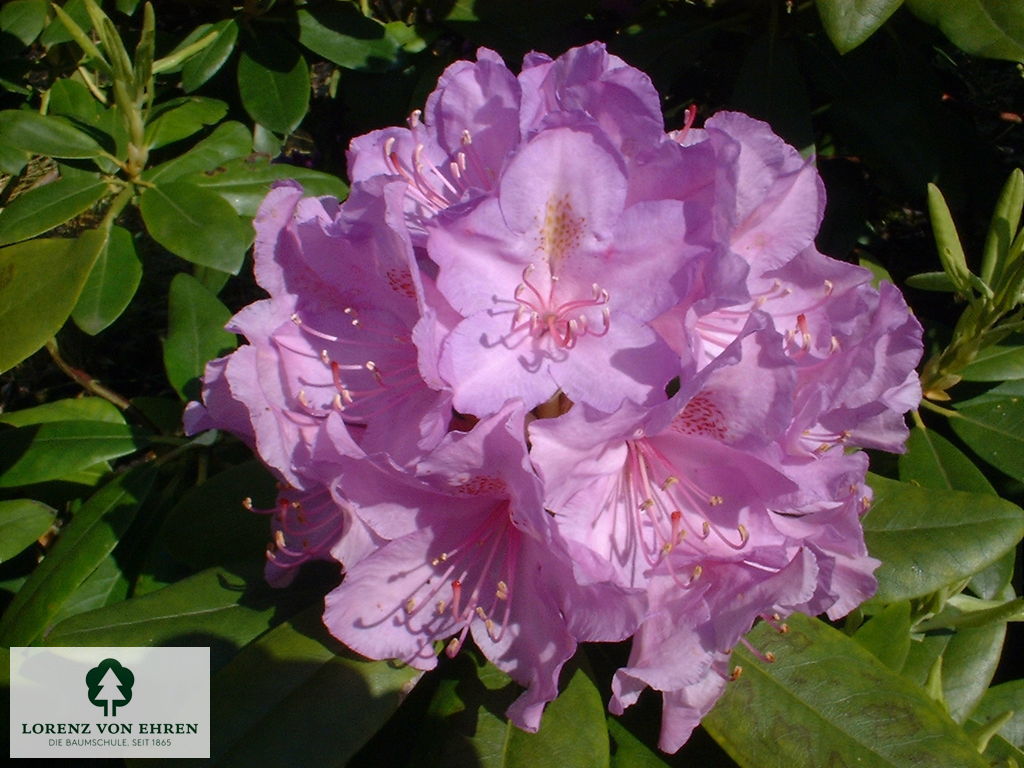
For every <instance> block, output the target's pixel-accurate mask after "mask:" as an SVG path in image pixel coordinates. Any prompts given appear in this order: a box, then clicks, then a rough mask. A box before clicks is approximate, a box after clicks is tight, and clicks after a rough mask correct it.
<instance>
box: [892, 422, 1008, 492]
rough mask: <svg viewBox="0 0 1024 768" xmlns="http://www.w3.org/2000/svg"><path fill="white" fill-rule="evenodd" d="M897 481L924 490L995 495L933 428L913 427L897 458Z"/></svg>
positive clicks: (966, 460)
mask: <svg viewBox="0 0 1024 768" xmlns="http://www.w3.org/2000/svg"><path fill="white" fill-rule="evenodd" d="M899 471H900V480H903V481H904V482H907V483H911V482H912V483H916V484H917V485H920V486H921V487H923V488H936V489H938V490H947V491H967V492H969V493H988V494H992V495H993V496H994V495H996V492H995V489H994V488H993V487H992V484H991V483H989V481H988V480H987V479H985V475H984V474H983V473H982V471H981V470H980V469H978V468H977V467H976V466H975V465H974V463H973V462H972V461H971V460H970V459H968V458H967V457H966V456H964V454H963V453H961V452H960V450H959V449H958V448H957V447H956V446H955V445H953V444H952V443H951V442H949V440H947V439H946V438H944V437H943V436H942V435H940V434H939V433H938V432H936V431H935V430H933V429H922V428H921V427H914V428H913V429H911V430H910V438H909V439H908V440H907V452H906V453H904V454H903V455H902V456H900V457H899Z"/></svg>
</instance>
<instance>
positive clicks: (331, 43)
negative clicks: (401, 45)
mask: <svg viewBox="0 0 1024 768" xmlns="http://www.w3.org/2000/svg"><path fill="white" fill-rule="evenodd" d="M296 16H297V17H298V20H299V42H300V43H302V44H303V45H304V46H306V47H307V48H309V50H311V51H313V52H314V53H317V54H319V55H320V56H323V57H324V58H325V59H327V60H328V61H333V62H334V63H335V64H338V65H339V66H342V67H345V68H347V69H368V70H381V69H386V68H387V67H389V66H391V65H392V63H393V62H394V59H395V55H396V54H397V52H398V46H397V45H396V43H395V42H394V41H393V40H392V39H391V38H390V37H388V35H387V34H386V32H387V30H386V29H385V27H384V26H383V25H382V24H379V23H378V22H376V21H374V20H373V19H369V18H367V17H365V16H363V15H362V14H361V13H360V12H359V11H358V10H357V9H356V8H355V6H352V5H347V4H343V3H332V4H330V5H327V4H320V5H311V6H307V7H306V8H300V9H299V11H298V13H297V14H296Z"/></svg>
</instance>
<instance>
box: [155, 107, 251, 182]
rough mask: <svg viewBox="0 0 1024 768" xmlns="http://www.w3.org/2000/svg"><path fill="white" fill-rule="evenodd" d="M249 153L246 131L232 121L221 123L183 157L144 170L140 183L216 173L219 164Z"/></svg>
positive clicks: (248, 137)
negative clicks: (206, 172) (205, 172)
mask: <svg viewBox="0 0 1024 768" xmlns="http://www.w3.org/2000/svg"><path fill="white" fill-rule="evenodd" d="M250 152H252V135H251V134H250V133H249V129H248V128H246V127H245V126H244V125H242V124H241V123H239V122H236V121H234V120H232V121H229V122H226V123H221V124H220V125H218V126H217V127H216V128H215V129H214V130H213V133H211V134H210V135H209V136H207V137H206V138H205V139H203V140H202V141H200V142H199V143H198V144H196V145H195V146H194V147H192V149H190V150H189V151H188V152H185V153H184V154H181V155H179V156H178V157H175V158H174V159H173V160H168V161H167V162H166V163H161V164H160V165H158V166H155V167H153V168H150V169H148V170H147V171H145V172H144V173H143V174H142V179H143V181H148V182H150V183H153V184H156V183H158V182H160V183H167V182H169V181H174V180H175V179H179V178H181V177H182V176H186V175H188V174H200V173H203V172H204V171H208V172H216V169H217V168H218V166H220V165H221V163H226V162H227V161H228V160H234V159H235V158H236V157H243V156H244V155H248V154H249V153H250Z"/></svg>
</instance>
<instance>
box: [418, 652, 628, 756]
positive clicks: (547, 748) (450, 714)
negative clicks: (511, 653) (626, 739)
mask: <svg viewBox="0 0 1024 768" xmlns="http://www.w3.org/2000/svg"><path fill="white" fill-rule="evenodd" d="M571 666H572V668H571V669H570V668H568V667H567V669H566V674H564V675H563V685H562V693H561V694H560V695H559V696H558V698H556V699H555V701H553V702H552V703H551V704H549V705H548V706H547V708H546V709H545V710H544V717H543V718H542V720H541V725H540V730H539V731H538V732H537V733H535V734H529V733H526V732H525V731H522V730H520V729H519V728H516V727H515V726H514V725H512V724H511V723H510V722H508V720H507V718H506V717H505V710H507V709H508V707H509V705H510V704H512V702H513V701H515V699H516V698H517V697H518V696H519V694H520V693H522V688H521V687H520V686H518V685H517V684H516V683H514V682H513V681H512V679H511V678H510V677H509V676H508V675H506V674H505V673H504V672H502V671H501V670H499V669H498V668H497V667H495V666H494V665H493V664H490V663H489V662H487V661H486V660H484V659H482V658H480V657H479V656H478V655H477V654H476V653H474V652H472V651H468V652H463V653H461V654H459V656H458V657H457V658H456V659H455V661H454V662H450V663H446V665H445V669H446V674H445V675H444V677H443V678H442V679H441V681H440V682H439V684H438V687H437V690H436V692H435V693H434V696H433V699H432V701H431V703H430V708H429V710H428V713H427V718H428V721H429V722H431V733H430V736H428V737H425V738H424V739H423V741H422V744H421V748H422V749H423V751H424V753H425V754H427V755H429V756H430V759H429V760H428V761H427V762H428V764H432V765H445V766H449V765H450V766H467V767H468V766H479V768H532V767H533V766H546V765H558V766H565V768H573V767H575V766H579V767H580V768H590V766H595V767H600V766H608V765H609V760H610V757H609V742H608V731H607V725H606V714H605V712H604V707H603V705H602V703H601V696H600V693H599V692H598V690H597V688H596V687H595V686H594V683H593V682H592V681H591V680H590V678H589V677H588V676H587V674H586V672H585V671H584V669H583V668H582V667H580V666H578V665H576V664H573V665H571Z"/></svg>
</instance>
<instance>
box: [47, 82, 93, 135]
mask: <svg viewBox="0 0 1024 768" xmlns="http://www.w3.org/2000/svg"><path fill="white" fill-rule="evenodd" d="M49 93H50V100H49V102H48V103H47V113H48V114H50V115H61V116H63V117H70V118H73V119H74V120H78V121H80V122H82V123H85V124H86V125H96V123H97V122H98V120H99V118H100V115H102V114H103V112H104V109H103V105H102V104H100V103H99V102H98V101H97V100H96V97H95V96H93V95H92V92H91V91H90V90H89V89H88V88H86V87H85V84H84V83H80V82H78V81H77V80H69V79H67V78H62V79H60V80H58V81H57V82H55V83H54V84H53V85H52V86H51V87H50V91H49Z"/></svg>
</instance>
